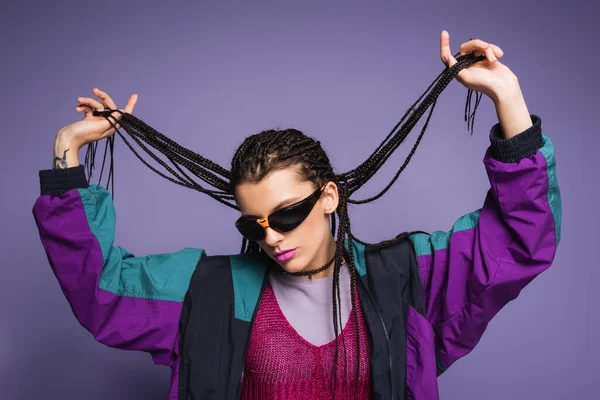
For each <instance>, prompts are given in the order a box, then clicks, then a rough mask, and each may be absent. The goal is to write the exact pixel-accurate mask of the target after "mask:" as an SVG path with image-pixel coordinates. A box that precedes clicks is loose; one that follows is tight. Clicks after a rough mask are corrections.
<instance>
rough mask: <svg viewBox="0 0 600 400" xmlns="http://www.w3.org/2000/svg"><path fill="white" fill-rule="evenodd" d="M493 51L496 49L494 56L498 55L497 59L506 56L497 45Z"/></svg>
mask: <svg viewBox="0 0 600 400" xmlns="http://www.w3.org/2000/svg"><path fill="white" fill-rule="evenodd" d="M492 49H494V54H495V55H496V57H497V58H500V57H502V56H503V55H504V52H503V51H502V49H501V48H500V47H498V46H496V45H495V44H493V45H492Z"/></svg>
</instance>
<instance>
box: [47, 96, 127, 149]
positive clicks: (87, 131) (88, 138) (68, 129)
mask: <svg viewBox="0 0 600 400" xmlns="http://www.w3.org/2000/svg"><path fill="white" fill-rule="evenodd" d="M92 92H93V93H94V94H95V95H96V96H98V97H99V98H100V99H101V100H102V102H103V103H104V104H106V106H107V107H108V108H111V109H117V105H116V104H115V102H114V101H113V99H112V98H111V97H110V96H109V95H108V94H106V93H105V92H103V91H101V90H100V89H98V88H94V89H93V90H92ZM137 100H138V96H137V94H132V95H131V97H130V98H129V101H128V102H127V105H126V106H125V109H120V110H121V111H123V112H126V113H129V114H131V113H133V109H134V108H135V104H136V103H137ZM77 102H79V106H77V107H75V111H77V112H80V113H83V119H82V120H80V121H77V122H74V123H72V124H70V125H67V126H65V127H64V128H62V129H61V130H60V131H59V133H60V134H61V135H64V136H67V137H68V139H69V141H70V142H71V143H72V144H73V145H75V146H77V147H82V146H84V145H86V144H88V143H92V142H96V141H98V140H100V139H104V138H107V137H110V136H112V135H114V133H115V129H114V128H113V127H112V126H111V125H110V124H109V123H108V121H107V120H106V118H105V117H101V116H98V117H95V116H94V115H93V111H94V110H99V111H101V110H104V104H102V102H100V101H98V100H96V99H94V98H91V97H78V98H77ZM108 118H109V119H110V120H111V121H112V122H113V124H115V125H116V127H117V128H120V125H119V124H118V123H116V121H115V119H117V120H119V119H120V118H121V113H119V112H117V111H115V112H113V113H112V114H111V116H110V117H108Z"/></svg>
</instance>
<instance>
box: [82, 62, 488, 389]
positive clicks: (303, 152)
mask: <svg viewBox="0 0 600 400" xmlns="http://www.w3.org/2000/svg"><path fill="white" fill-rule="evenodd" d="M484 58H485V57H484V56H479V57H475V56H474V54H468V55H464V56H460V57H457V63H456V64H455V65H454V66H453V67H451V68H446V69H445V70H444V71H442V73H440V74H439V75H438V77H437V78H436V79H435V80H434V81H433V83H432V84H431V85H429V87H428V88H427V90H426V91H425V92H424V93H423V94H422V95H421V96H420V97H419V99H418V100H417V101H416V102H415V103H414V104H413V105H412V106H411V107H410V108H409V109H408V110H407V111H406V113H405V114H404V116H403V117H402V118H401V120H400V122H398V123H397V124H396V125H395V126H394V128H393V129H392V131H391V132H390V133H389V134H388V135H387V136H386V137H385V139H384V140H383V141H382V142H381V143H380V144H379V145H378V146H377V148H376V149H375V151H374V152H373V153H372V154H371V155H370V156H369V157H368V158H367V159H366V160H365V161H364V162H362V163H361V164H360V165H358V166H357V167H356V168H354V169H352V170H350V171H347V172H345V173H342V174H337V175H336V174H335V173H334V172H333V168H332V167H331V163H330V161H329V158H328V157H327V155H326V153H325V152H324V150H323V149H322V148H321V145H320V143H319V142H318V141H316V140H314V139H312V138H310V137H307V136H306V135H304V134H303V133H302V132H300V131H298V130H295V129H286V130H266V131H263V132H260V133H257V134H254V135H251V136H249V137H247V138H246V139H245V140H244V141H243V143H242V144H241V145H240V146H239V147H238V149H237V150H236V152H235V154H234V156H233V158H232V161H231V169H230V170H227V169H225V168H223V167H221V166H220V165H218V164H216V163H214V162H212V161H211V160H208V159H207V158H205V157H203V156H201V155H199V154H197V153H195V152H193V151H191V150H188V149H186V148H184V147H183V146H181V145H179V144H177V143H176V142H174V141H173V140H171V139H169V138H167V137H166V136H165V135H163V134H161V133H159V132H158V131H156V130H155V129H153V128H152V127H150V126H148V125H147V124H146V123H144V122H143V121H141V120H139V119H138V118H137V117H135V116H133V115H131V114H128V113H123V112H121V111H119V110H110V109H108V110H106V111H99V112H98V111H94V115H102V116H104V117H105V118H106V119H107V120H108V121H109V122H110V124H111V126H113V128H115V130H116V131H117V133H118V134H119V136H120V137H121V138H122V139H123V141H124V142H125V144H126V145H127V146H128V147H129V148H130V149H131V150H132V152H133V153H134V154H135V155H136V156H137V157H138V158H139V159H140V160H141V161H142V162H143V163H144V164H145V165H146V166H148V167H149V168H150V169H151V170H153V171H154V172H156V173H157V174H159V175H161V176H162V177H164V178H165V179H168V180H169V181H171V182H174V183H176V184H178V185H181V186H184V187H188V188H190V189H194V190H197V191H200V192H202V193H205V194H207V195H209V196H211V197H212V198H214V199H216V200H217V201H219V202H221V203H223V204H225V205H227V206H228V207H231V208H234V209H237V210H239V207H238V206H237V204H236V203H235V197H234V189H235V187H236V185H238V184H239V183H241V182H259V181H261V180H262V179H263V178H264V177H265V176H266V175H267V174H268V173H270V172H271V171H273V170H274V169H276V168H284V167H288V166H294V165H300V166H301V167H302V169H301V174H302V176H303V178H304V179H305V180H306V181H310V182H313V183H314V185H315V188H318V187H320V186H321V185H323V184H324V183H326V182H329V181H331V182H334V183H336V184H337V186H338V189H339V204H338V207H337V209H336V211H335V213H333V214H331V233H332V235H333V237H334V238H335V254H334V256H333V258H332V260H331V261H330V263H333V283H332V294H331V295H332V304H333V307H332V313H333V328H334V333H335V337H336V338H335V341H336V350H335V355H334V362H333V370H332V376H333V379H332V384H333V390H334V391H333V392H334V393H335V389H336V384H337V379H336V377H337V376H336V373H337V365H338V355H339V354H338V353H339V342H338V337H339V336H340V332H341V330H342V329H341V328H342V326H343V324H342V320H341V291H340V270H341V268H342V266H343V265H344V262H346V263H347V265H348V268H349V272H350V294H351V302H352V306H351V313H352V314H353V315H354V322H355V334H356V343H357V346H356V351H357V358H356V359H357V368H356V374H355V377H354V378H355V383H356V384H358V379H359V373H360V367H361V362H360V361H361V360H360V354H361V353H360V330H359V324H358V313H357V299H356V293H355V292H356V288H357V283H356V282H357V268H356V262H355V259H354V251H353V243H354V242H357V243H361V244H363V245H366V246H372V247H383V246H387V245H389V244H392V243H395V242H398V241H401V240H406V238H407V237H409V236H410V235H413V234H415V233H419V232H421V231H414V232H407V233H403V234H401V235H398V236H397V237H395V238H393V239H390V240H386V241H382V242H379V243H373V244H372V243H367V242H364V241H361V240H359V239H358V238H356V237H355V236H354V235H353V234H352V231H351V224H350V218H349V214H348V204H364V203H369V202H371V201H375V200H376V199H378V198H380V197H381V196H382V195H383V194H385V193H386V192H387V190H389V188H390V187H391V186H392V185H393V184H394V183H395V181H396V180H397V179H398V177H399V175H400V174H401V173H402V171H403V170H404V169H405V168H406V166H407V165H408V163H409V162H410V160H411V158H412V157H413V155H414V153H415V151H416V149H417V147H418V146H419V144H420V142H421V139H422V137H423V135H424V133H425V131H426V129H427V126H428V124H429V121H430V119H431V116H432V114H433V110H434V108H435V105H436V102H437V98H438V97H439V95H440V94H441V93H442V91H443V90H444V89H445V88H446V87H447V85H448V84H449V83H450V82H451V81H452V79H454V77H455V76H456V75H457V74H458V72H460V71H461V70H462V69H463V68H466V67H468V66H470V65H472V64H474V63H476V62H478V61H480V60H482V59H484ZM472 95H473V91H472V90H469V91H468V94H467V103H466V105H465V121H466V122H467V128H468V129H470V130H471V134H472V132H473V123H474V119H475V111H476V110H477V107H478V105H479V101H480V100H481V94H480V93H476V98H475V105H474V110H473V111H472V112H470V110H471V103H472ZM427 110H429V113H428V115H427V118H426V120H425V123H424V126H423V128H422V130H421V132H420V134H419V136H418V138H417V140H416V143H415V144H414V146H413V148H412V149H411V151H410V153H409V155H408V156H407V158H406V160H405V161H404V163H403V164H402V165H401V166H400V168H399V169H398V171H397V172H396V174H395V175H394V177H393V179H392V180H391V181H390V182H389V183H388V184H387V185H386V187H385V188H384V189H382V190H381V191H380V192H379V193H378V194H376V195H374V196H372V197H369V198H366V199H362V200H355V199H353V198H351V196H352V195H353V194H354V193H355V192H356V191H358V190H359V189H360V188H362V187H363V186H364V185H365V184H366V183H367V182H368V181H369V180H370V179H371V178H372V177H373V176H374V175H375V174H376V173H377V172H378V171H379V169H380V168H381V167H382V166H383V165H384V164H385V163H386V162H387V161H388V159H389V158H390V156H391V155H392V154H393V153H394V152H395V150H396V149H397V148H398V147H399V146H400V144H402V143H403V142H404V140H405V139H406V137H407V136H408V134H409V133H410V132H411V131H412V129H413V128H414V126H415V125H416V124H417V122H418V121H419V120H420V119H421V117H422V116H423V115H424V114H425V113H426V112H427ZM113 112H117V113H120V114H121V116H120V118H119V119H118V124H120V125H121V126H122V127H123V129H124V130H125V131H126V132H127V133H128V134H129V136H130V138H131V139H133V141H134V142H135V143H136V144H137V145H138V146H139V147H140V148H141V149H142V150H143V151H145V152H146V153H147V154H148V155H150V157H151V158H152V159H154V160H155V161H156V162H157V163H158V164H160V165H161V166H162V167H163V168H164V169H165V170H166V171H167V172H168V173H170V174H171V175H172V176H168V175H167V174H165V173H163V172H161V171H159V170H158V169H156V168H154V167H153V166H151V165H150V164H149V163H148V162H146V161H145V160H144V159H143V158H142V157H141V156H140V155H139V154H138V153H137V151H136V150H135V149H134V148H133V146H132V145H131V144H130V143H129V141H128V140H127V139H126V138H125V136H124V135H123V134H121V132H120V131H119V130H118V129H117V127H116V126H115V124H114V123H113V122H112V121H111V119H110V118H113V119H115V122H116V121H117V119H116V118H115V117H114V116H113V115H112V113H113ZM112 139H113V138H112V137H111V138H110V140H109V142H108V143H107V147H106V148H105V151H104V158H103V163H102V170H103V169H104V165H105V161H106V154H107V149H109V150H110V154H111V168H110V172H109V180H112V183H113V185H114V173H113V167H112V165H113V158H112V154H113V143H114V141H113V140H112ZM143 142H145V143H146V144H148V145H149V146H150V147H152V148H154V149H156V150H158V152H159V153H162V154H163V156H165V157H166V158H167V160H169V161H170V162H171V163H172V164H173V165H174V167H175V169H173V168H171V167H170V166H169V165H168V164H167V163H166V162H165V161H164V160H162V159H161V158H159V157H158V156H157V155H156V154H154V153H153V152H152V151H151V150H150V148H149V147H148V146H146V145H144V143H143ZM96 146H97V143H94V144H91V145H89V146H88V149H87V153H86V158H85V160H86V165H87V166H88V168H89V175H88V176H89V178H88V179H90V178H91V176H92V175H91V174H92V170H93V169H94V167H95V157H96ZM184 168H185V169H186V170H187V171H189V174H188V173H187V172H185V171H184ZM176 170H177V171H176ZM191 175H194V176H195V177H197V178H199V179H200V180H201V181H202V182H204V183H205V184H208V185H210V186H212V187H213V188H214V190H213V189H208V188H206V187H204V186H203V185H202V184H200V183H199V182H197V181H196V180H194V179H193V178H192V176H191ZM101 178H102V174H101V175H100V179H101ZM113 194H114V186H113ZM336 214H337V217H336ZM336 231H337V232H336ZM336 233H337V235H336ZM423 233H424V232H423ZM346 246H347V247H348V249H347V248H346ZM260 251H261V247H260V245H259V244H258V243H256V242H253V241H249V240H247V239H245V238H243V239H242V246H241V249H240V253H256V252H260ZM330 263H328V264H326V265H324V266H323V267H321V268H320V269H317V270H324V269H325V268H328V267H329V264H330ZM314 271H316V270H312V271H307V272H306V271H305V272H306V273H305V275H308V276H311V274H312V273H314ZM342 345H343V346H344V354H346V352H345V340H343V342H342ZM346 364H347V363H344V365H345V366H346ZM357 393H358V391H357V390H355V391H354V394H355V396H356V394H357Z"/></svg>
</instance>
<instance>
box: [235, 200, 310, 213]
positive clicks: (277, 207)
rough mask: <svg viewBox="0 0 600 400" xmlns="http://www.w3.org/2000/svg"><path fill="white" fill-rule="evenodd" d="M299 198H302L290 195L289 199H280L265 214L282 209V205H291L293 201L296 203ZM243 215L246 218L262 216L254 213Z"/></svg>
mask: <svg viewBox="0 0 600 400" xmlns="http://www.w3.org/2000/svg"><path fill="white" fill-rule="evenodd" d="M300 200H302V198H301V197H291V198H289V199H286V200H283V201H280V202H279V203H278V204H277V205H276V206H275V207H274V208H273V209H272V210H271V212H270V213H269V214H267V215H271V214H273V213H274V212H276V211H279V210H280V209H282V208H283V207H286V206H289V205H292V204H294V203H297V202H299V201H300ZM243 216H244V217H247V218H262V217H263V216H261V215H255V214H248V215H243Z"/></svg>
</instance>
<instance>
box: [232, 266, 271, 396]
mask: <svg viewBox="0 0 600 400" xmlns="http://www.w3.org/2000/svg"><path fill="white" fill-rule="evenodd" d="M268 279H269V272H268V271H267V273H266V275H265V279H264V280H263V283H262V287H261V288H260V294H259V295H258V300H257V301H256V307H254V312H253V313H252V319H250V329H249V333H248V340H246V347H245V348H244V358H243V360H242V374H241V376H240V385H239V387H238V393H237V399H238V400H241V398H242V383H243V382H244V371H245V370H246V355H247V354H248V347H249V346H250V337H251V336H252V327H253V326H254V319H255V318H256V314H257V313H258V308H259V307H260V303H261V301H262V298H263V294H264V293H265V285H266V284H267V280H268Z"/></svg>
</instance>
